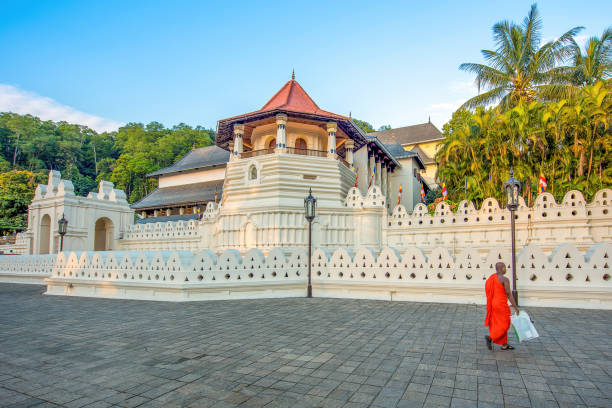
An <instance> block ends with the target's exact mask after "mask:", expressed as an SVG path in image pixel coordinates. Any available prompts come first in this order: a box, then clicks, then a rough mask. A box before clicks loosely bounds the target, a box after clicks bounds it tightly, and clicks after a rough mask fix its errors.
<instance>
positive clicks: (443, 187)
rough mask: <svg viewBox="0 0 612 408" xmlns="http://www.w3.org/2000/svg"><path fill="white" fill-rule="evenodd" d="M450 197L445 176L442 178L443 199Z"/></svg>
mask: <svg viewBox="0 0 612 408" xmlns="http://www.w3.org/2000/svg"><path fill="white" fill-rule="evenodd" d="M447 198H448V191H446V181H445V180H444V177H443V178H442V199H443V200H446V199H447Z"/></svg>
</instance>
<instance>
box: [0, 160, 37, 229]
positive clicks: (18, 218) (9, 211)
mask: <svg viewBox="0 0 612 408" xmlns="http://www.w3.org/2000/svg"><path fill="white" fill-rule="evenodd" d="M44 179H45V177H44V176H43V175H42V174H36V173H33V172H31V171H28V170H12V171H7V172H3V173H0V233H2V234H5V233H7V232H11V231H15V230H21V229H24V228H25V227H26V226H27V222H28V221H27V211H28V205H30V201H31V200H32V197H34V191H35V190H36V186H37V185H38V183H42V182H43V181H44Z"/></svg>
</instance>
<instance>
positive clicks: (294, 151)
mask: <svg viewBox="0 0 612 408" xmlns="http://www.w3.org/2000/svg"><path fill="white" fill-rule="evenodd" d="M287 153H289V154H299V155H302V156H315V157H327V152H326V151H325V150H310V149H300V148H297V147H287Z"/></svg>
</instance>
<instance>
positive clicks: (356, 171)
mask: <svg viewBox="0 0 612 408" xmlns="http://www.w3.org/2000/svg"><path fill="white" fill-rule="evenodd" d="M358 176H359V168H356V169H355V187H357V177H358Z"/></svg>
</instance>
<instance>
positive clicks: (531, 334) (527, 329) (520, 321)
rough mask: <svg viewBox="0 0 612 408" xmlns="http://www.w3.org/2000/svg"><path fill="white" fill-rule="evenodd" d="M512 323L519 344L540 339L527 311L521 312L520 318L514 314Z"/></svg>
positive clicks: (511, 317) (511, 318) (511, 319)
mask: <svg viewBox="0 0 612 408" xmlns="http://www.w3.org/2000/svg"><path fill="white" fill-rule="evenodd" d="M510 321H511V322H512V328H513V329H514V334H516V338H517V340H518V341H519V342H521V341H524V340H531V339H535V338H537V337H539V334H538V331H537V330H536V328H535V326H534V325H533V323H531V318H530V317H529V315H528V314H527V312H526V311H524V310H521V311H520V313H519V315H518V316H517V315H516V314H513V315H512V316H510Z"/></svg>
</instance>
